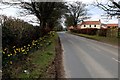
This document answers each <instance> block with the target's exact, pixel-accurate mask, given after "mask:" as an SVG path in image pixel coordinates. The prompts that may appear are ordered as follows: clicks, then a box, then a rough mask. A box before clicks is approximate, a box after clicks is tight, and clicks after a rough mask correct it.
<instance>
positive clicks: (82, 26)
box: [81, 25, 101, 29]
mask: <svg viewBox="0 0 120 80" xmlns="http://www.w3.org/2000/svg"><path fill="white" fill-rule="evenodd" d="M100 27H101V25H96V26H95V25H91V26H90V25H85V26H84V25H81V29H85V28H97V29H100Z"/></svg>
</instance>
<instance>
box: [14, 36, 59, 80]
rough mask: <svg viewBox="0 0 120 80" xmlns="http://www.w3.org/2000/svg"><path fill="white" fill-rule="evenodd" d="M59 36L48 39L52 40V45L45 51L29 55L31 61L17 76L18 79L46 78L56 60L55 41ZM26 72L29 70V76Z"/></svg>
mask: <svg viewBox="0 0 120 80" xmlns="http://www.w3.org/2000/svg"><path fill="white" fill-rule="evenodd" d="M56 38H58V35H57V34H55V36H54V37H53V38H49V39H47V41H49V40H51V41H52V44H51V45H49V46H47V47H45V48H44V49H43V50H38V51H35V52H34V53H33V54H31V55H29V58H30V61H29V62H26V65H24V66H23V67H22V71H21V72H20V73H19V74H18V75H16V76H17V77H18V78H24V79H25V78H39V77H45V76H46V75H47V74H46V70H47V68H48V66H49V65H50V64H51V62H52V61H53V60H54V58H55V44H56V42H55V39H56ZM24 70H28V72H29V73H28V74H27V73H24V72H23V71H24Z"/></svg>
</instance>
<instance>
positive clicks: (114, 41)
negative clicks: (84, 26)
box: [69, 32, 118, 46]
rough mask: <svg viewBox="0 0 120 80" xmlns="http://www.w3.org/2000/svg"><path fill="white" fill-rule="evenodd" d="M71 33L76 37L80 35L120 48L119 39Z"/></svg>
mask: <svg viewBox="0 0 120 80" xmlns="http://www.w3.org/2000/svg"><path fill="white" fill-rule="evenodd" d="M69 33H71V34H74V35H78V36H81V37H85V38H88V39H93V40H97V41H100V42H104V43H108V44H111V45H115V46H118V38H117V37H102V36H98V35H87V34H78V33H73V32H69Z"/></svg>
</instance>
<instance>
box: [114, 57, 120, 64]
mask: <svg viewBox="0 0 120 80" xmlns="http://www.w3.org/2000/svg"><path fill="white" fill-rule="evenodd" d="M112 59H113V60H115V61H117V62H118V63H120V61H119V60H117V59H115V58H112Z"/></svg>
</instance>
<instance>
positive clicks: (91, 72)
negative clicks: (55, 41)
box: [58, 32, 120, 78]
mask: <svg viewBox="0 0 120 80" xmlns="http://www.w3.org/2000/svg"><path fill="white" fill-rule="evenodd" d="M58 34H59V37H60V40H61V43H62V47H63V60H64V61H63V62H64V68H65V73H66V78H118V64H119V63H120V61H118V48H117V47H115V46H111V45H109V44H105V43H101V42H98V41H95V40H90V39H86V38H83V37H79V36H75V35H72V34H68V33H65V32H59V33H58Z"/></svg>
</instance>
